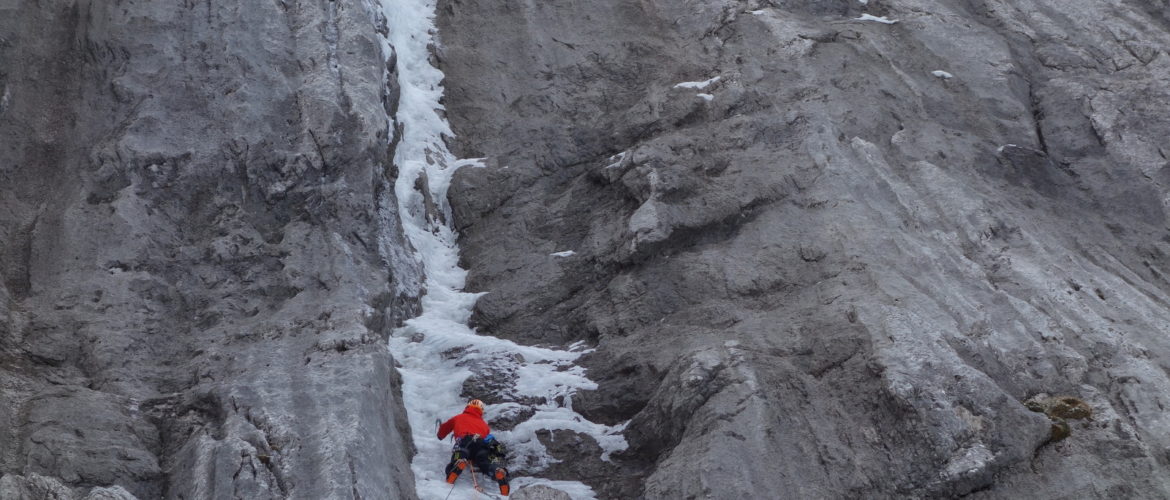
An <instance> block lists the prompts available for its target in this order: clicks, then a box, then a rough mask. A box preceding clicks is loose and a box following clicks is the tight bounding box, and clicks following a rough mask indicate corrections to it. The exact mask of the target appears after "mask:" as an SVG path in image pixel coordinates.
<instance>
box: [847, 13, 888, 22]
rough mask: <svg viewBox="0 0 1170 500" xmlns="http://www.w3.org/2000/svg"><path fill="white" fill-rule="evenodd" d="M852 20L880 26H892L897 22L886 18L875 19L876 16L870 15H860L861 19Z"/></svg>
mask: <svg viewBox="0 0 1170 500" xmlns="http://www.w3.org/2000/svg"><path fill="white" fill-rule="evenodd" d="M854 20H856V21H873V22H875V23H882V24H894V23H896V22H898V20H897V19H890V18H888V17H886V16H882V17H877V16H874V15H871V14H862V15H861V17H857V18H854Z"/></svg>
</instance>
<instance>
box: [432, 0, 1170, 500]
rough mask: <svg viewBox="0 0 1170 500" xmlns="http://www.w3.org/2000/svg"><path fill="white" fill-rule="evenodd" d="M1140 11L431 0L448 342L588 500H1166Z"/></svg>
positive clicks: (1154, 57) (1150, 78) (1151, 43)
mask: <svg viewBox="0 0 1170 500" xmlns="http://www.w3.org/2000/svg"><path fill="white" fill-rule="evenodd" d="M1167 7H1168V6H1167V5H1166V3H1165V2H1164V1H1163V2H1152V3H1149V2H1147V3H1141V2H1127V1H1110V2H1089V1H1075V2H1067V1H1062V2H1055V1H1050V0H1015V1H1006V0H987V1H980V2H959V1H943V2H920V1H917V0H891V1H883V0H871V1H869V2H868V3H861V2H853V1H844V0H842V1H839V2H754V1H747V2H731V1H717V2H689V1H666V2H654V3H630V2H609V1H602V2H587V3H582V2H564V1H553V2H542V3H539V4H512V3H508V4H500V3H492V2H477V1H467V0H444V1H442V2H440V8H439V13H440V17H439V24H440V33H441V38H442V46H441V47H440V48H439V53H438V55H437V59H438V60H439V63H440V66H441V68H442V69H443V70H444V71H445V73H446V75H447V81H446V85H447V100H446V104H447V112H448V117H449V119H450V121H451V123H452V125H453V128H454V129H455V132H456V134H457V135H458V137H457V138H456V140H455V141H454V142H453V146H454V147H455V148H456V150H457V152H458V153H459V154H461V155H462V156H465V157H486V160H485V163H486V165H487V167H486V168H482V169H464V170H461V171H460V172H459V173H458V174H457V176H456V179H455V184H454V185H453V187H452V190H451V195H450V198H451V202H452V204H453V208H454V212H455V216H456V221H455V222H456V225H457V226H458V228H459V230H460V231H461V234H462V238H461V245H462V249H463V259H464V261H465V263H466V264H467V266H468V267H469V268H470V271H471V274H470V278H469V289H470V290H471V291H486V292H488V294H487V295H485V296H483V297H482V298H481V299H480V300H479V302H478V304H477V308H476V311H475V315H474V317H473V322H474V323H475V326H477V327H478V328H480V329H481V330H483V331H486V332H489V333H491V334H494V335H498V336H505V337H508V338H512V339H516V340H518V341H522V342H529V343H554V344H558V343H559V344H568V343H570V342H573V341H578V340H587V341H589V342H590V343H592V344H595V345H596V347H597V351H596V352H594V353H592V354H590V355H589V356H587V357H586V358H585V360H584V363H585V365H586V366H587V367H588V368H589V369H590V372H589V373H590V376H591V377H592V378H593V379H594V380H596V381H597V382H598V383H599V384H600V387H599V389H598V390H597V391H594V392H592V393H586V394H580V395H578V396H577V397H575V398H574V408H575V409H577V410H578V411H580V412H581V413H583V414H584V415H586V416H588V417H590V418H592V419H594V420H595V421H601V422H606V423H618V422H623V421H626V420H629V426H628V428H627V430H626V437H627V439H628V440H629V442H630V449H629V450H628V451H627V452H625V453H623V454H620V455H617V456H615V457H614V458H615V460H616V461H617V463H618V466H619V468H620V470H619V472H616V473H613V474H612V475H610V476H608V477H606V476H604V475H598V476H597V477H592V478H588V479H586V481H587V482H589V483H590V484H591V485H593V486H594V487H595V489H597V490H598V491H599V492H601V493H602V496H605V497H608V498H734V497H745V498H753V497H759V496H761V495H764V496H771V494H773V493H774V492H786V494H787V495H789V496H791V497H792V498H836V497H866V498H907V497H957V496H963V495H968V496H969V497H970V498H1019V497H1020V496H1039V497H1053V498H1055V497H1064V496H1088V497H1095V498H1107V497H1135V498H1162V497H1166V496H1170V482H1168V481H1170V480H1168V479H1167V478H1170V454H1168V452H1170V438H1168V437H1167V436H1168V434H1167V433H1166V432H1164V430H1165V429H1167V428H1170V420H1168V417H1167V414H1166V412H1165V411H1164V409H1163V408H1162V407H1161V406H1162V404H1163V403H1162V402H1164V401H1168V400H1170V377H1168V373H1170V337H1168V336H1167V335H1166V332H1167V331H1170V309H1168V307H1167V304H1170V283H1168V282H1167V280H1166V274H1167V272H1170V270H1168V264H1170V260H1168V258H1167V253H1168V252H1170V247H1168V246H1167V241H1170V238H1168V235H1170V233H1168V232H1167V219H1166V208H1167V207H1166V204H1165V203H1166V202H1165V196H1164V194H1165V192H1166V171H1165V169H1166V167H1167V166H1168V157H1170V150H1168V149H1167V146H1166V144H1165V137H1168V136H1170V119H1167V116H1170V113H1168V111H1170V93H1168V92H1167V90H1166V89H1170V54H1168V53H1167V52H1166V47H1170V20H1168V19H1167V17H1166V15H1165V11H1166V9H1167ZM862 14H869V15H871V16H874V17H879V18H884V19H885V20H888V21H896V22H893V23H884V22H875V21H869V20H859V19H858V18H859V17H862ZM500 26H509V27H513V29H509V30H501V29H499V27H500ZM685 82H691V83H686V84H684V85H681V86H680V85H679V84H680V83H685ZM566 251H572V252H573V254H571V255H566V254H563V253H561V252H566ZM554 254H559V255H554ZM1037 394H1068V395H1075V396H1076V397H1077V398H1079V399H1080V400H1082V401H1083V402H1084V403H1085V404H1086V405H1088V406H1089V407H1091V408H1092V415H1093V418H1092V420H1076V421H1075V422H1074V423H1073V424H1072V425H1073V426H1074V427H1075V428H1074V429H1073V431H1072V433H1071V435H1069V436H1068V437H1067V438H1066V439H1064V440H1061V441H1059V442H1050V440H1049V439H1050V436H1051V432H1052V429H1051V424H1052V422H1051V421H1050V420H1049V418H1048V417H1047V416H1046V415H1045V414H1043V413H1036V412H1032V411H1030V410H1029V409H1028V407H1027V406H1025V404H1024V402H1025V401H1027V400H1029V398H1032V397H1033V396H1035V395H1037ZM570 448H572V447H564V448H563V449H561V451H562V453H563V455H562V456H560V458H562V459H564V460H574V459H575V458H574V453H575V452H574V451H573V450H572V449H570ZM584 449H588V447H584ZM575 474H576V472H575V471H573V470H569V469H564V470H551V471H550V475H551V476H553V477H563V478H567V479H576V478H577V477H576V476H575Z"/></svg>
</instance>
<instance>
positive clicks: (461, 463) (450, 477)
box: [447, 458, 467, 484]
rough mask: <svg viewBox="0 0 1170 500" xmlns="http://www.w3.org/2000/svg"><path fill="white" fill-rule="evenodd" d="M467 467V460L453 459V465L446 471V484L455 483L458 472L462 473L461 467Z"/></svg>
mask: <svg viewBox="0 0 1170 500" xmlns="http://www.w3.org/2000/svg"><path fill="white" fill-rule="evenodd" d="M466 468H467V460H464V459H462V458H461V459H459V460H456V461H455V466H454V467H451V470H449V471H447V484H455V480H456V479H459V474H462V473H463V469H466Z"/></svg>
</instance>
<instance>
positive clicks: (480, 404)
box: [467, 399, 483, 411]
mask: <svg viewBox="0 0 1170 500" xmlns="http://www.w3.org/2000/svg"><path fill="white" fill-rule="evenodd" d="M467 406H474V407H476V408H479V411H483V401H480V400H478V399H473V400H471V401H468V402H467Z"/></svg>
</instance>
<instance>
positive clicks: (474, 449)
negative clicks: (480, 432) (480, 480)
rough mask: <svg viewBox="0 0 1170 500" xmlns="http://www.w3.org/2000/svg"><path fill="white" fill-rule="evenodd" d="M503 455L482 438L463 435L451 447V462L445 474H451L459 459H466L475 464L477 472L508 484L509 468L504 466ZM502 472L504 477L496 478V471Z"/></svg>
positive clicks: (500, 482)
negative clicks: (494, 450) (495, 451)
mask: <svg viewBox="0 0 1170 500" xmlns="http://www.w3.org/2000/svg"><path fill="white" fill-rule="evenodd" d="M504 458H505V457H503V456H501V455H499V454H497V453H494V452H493V447H492V446H490V445H489V444H488V443H485V442H484V440H483V439H482V438H478V437H475V436H463V437H462V438H460V439H458V440H456V441H455V446H454V447H453V448H452V449H451V462H450V463H448V464H447V469H446V470H445V471H444V472H443V473H444V474H450V473H451V471H452V470H454V469H455V464H456V463H457V462H459V460H463V459H466V460H467V461H468V462H469V463H470V464H471V465H473V466H475V472H479V473H481V474H486V475H487V476H488V477H490V478H492V479H493V480H495V481H496V482H497V483H499V484H508V470H507V469H505V468H504ZM497 470H500V471H501V472H502V474H501V475H502V476H503V479H497V478H496V471H497Z"/></svg>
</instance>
